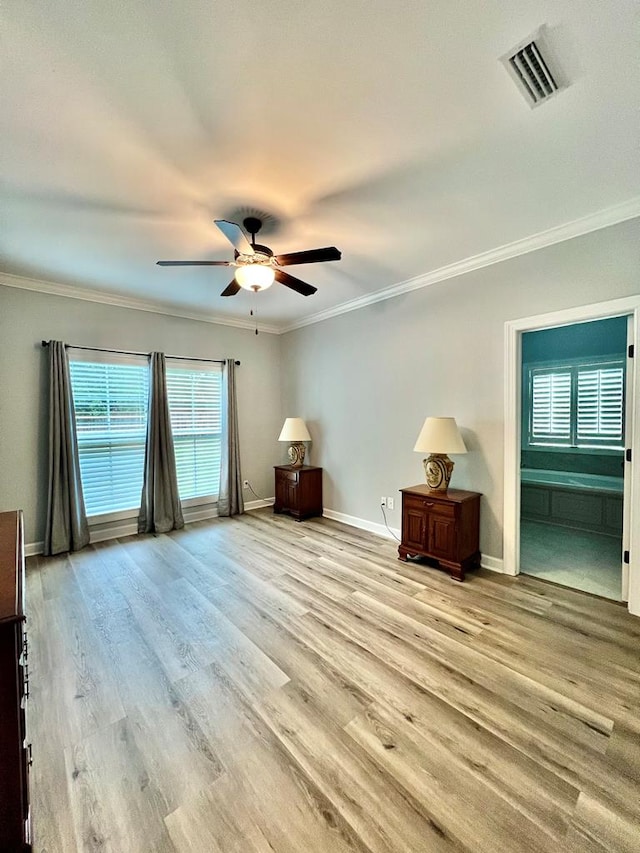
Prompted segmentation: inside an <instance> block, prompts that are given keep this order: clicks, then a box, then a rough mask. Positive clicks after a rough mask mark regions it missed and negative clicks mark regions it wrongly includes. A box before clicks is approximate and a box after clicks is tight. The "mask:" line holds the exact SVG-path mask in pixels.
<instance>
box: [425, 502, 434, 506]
mask: <svg viewBox="0 0 640 853" xmlns="http://www.w3.org/2000/svg"><path fill="white" fill-rule="evenodd" d="M425 506H433V501H425Z"/></svg>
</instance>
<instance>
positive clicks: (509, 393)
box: [503, 295, 640, 616]
mask: <svg viewBox="0 0 640 853" xmlns="http://www.w3.org/2000/svg"><path fill="white" fill-rule="evenodd" d="M622 316H630V318H631V321H630V324H629V326H630V335H629V337H630V338H631V341H630V343H633V344H634V346H635V348H636V349H635V353H634V354H635V358H633V359H630V360H629V361H628V362H627V367H628V373H627V399H626V403H625V418H626V421H625V423H626V447H627V448H635V449H636V451H637V452H634V453H632V459H631V462H625V472H624V474H625V490H624V497H625V526H624V530H623V538H624V545H623V548H624V550H628V551H629V555H630V561H629V565H628V568H627V571H626V572H624V571H623V594H624V591H625V587H627V589H628V596H627V598H628V608H629V612H630V613H633V614H634V615H635V616H640V417H639V416H635V417H634V414H635V404H634V401H639V402H640V369H639V368H638V366H637V364H638V358H639V357H640V356H639V355H638V352H637V348H638V344H639V343H640V295H638V296H628V297H624V298H622V299H612V300H609V301H608V302H597V303H594V304H592V305H580V306H577V307H575V308H567V309H565V310H562V311H552V312H550V313H548V314H538V315H537V316H534V317H523V318H520V319H518V320H510V321H508V322H506V323H505V325H504V377H505V383H504V389H505V394H504V518H503V564H504V568H503V571H504V573H505V574H508V575H517V574H519V572H520V441H521V423H520V420H521V385H522V335H523V333H524V332H533V331H538V330H540V329H546V328H550V327H553V326H568V325H573V324H574V323H584V322H588V321H589V320H603V319H607V318H609V317H622ZM625 575H626V576H625ZM627 581H628V583H627Z"/></svg>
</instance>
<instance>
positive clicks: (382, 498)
mask: <svg viewBox="0 0 640 853" xmlns="http://www.w3.org/2000/svg"><path fill="white" fill-rule="evenodd" d="M386 505H387V499H386V498H385V496H384V495H383V496H382V497H381V498H380V506H386Z"/></svg>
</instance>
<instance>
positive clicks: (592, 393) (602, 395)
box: [578, 367, 624, 442]
mask: <svg viewBox="0 0 640 853" xmlns="http://www.w3.org/2000/svg"><path fill="white" fill-rule="evenodd" d="M623 408H624V370H623V369H622V367H600V368H596V369H588V370H579V371H578V438H579V439H591V440H593V439H597V440H609V441H614V442H622V440H623V414H624V411H623Z"/></svg>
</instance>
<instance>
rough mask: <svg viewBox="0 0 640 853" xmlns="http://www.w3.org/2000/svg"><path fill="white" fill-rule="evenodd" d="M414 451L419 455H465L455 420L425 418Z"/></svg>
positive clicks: (465, 450)
mask: <svg viewBox="0 0 640 853" xmlns="http://www.w3.org/2000/svg"><path fill="white" fill-rule="evenodd" d="M413 449H414V450H416V451H418V452H420V453H466V452H467V448H466V447H465V446H464V441H463V440H462V436H461V435H460V432H459V431H458V426H457V424H456V419H455V418H427V419H426V420H425V422H424V424H423V426H422V429H421V430H420V435H419V436H418V440H417V441H416V446H415V447H414V448H413Z"/></svg>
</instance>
